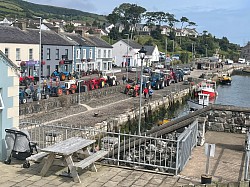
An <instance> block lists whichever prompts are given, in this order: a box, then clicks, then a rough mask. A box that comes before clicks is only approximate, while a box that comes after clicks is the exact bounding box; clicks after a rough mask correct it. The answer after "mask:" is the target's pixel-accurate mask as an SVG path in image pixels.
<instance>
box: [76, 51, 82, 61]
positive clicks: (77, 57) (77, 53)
mask: <svg viewBox="0 0 250 187" xmlns="http://www.w3.org/2000/svg"><path fill="white" fill-rule="evenodd" d="M80 57H81V50H80V49H77V50H76V59H80Z"/></svg>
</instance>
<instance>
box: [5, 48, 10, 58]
mask: <svg viewBox="0 0 250 187" xmlns="http://www.w3.org/2000/svg"><path fill="white" fill-rule="evenodd" d="M9 53H10V50H9V48H5V49H4V54H5V56H6V57H7V58H9Z"/></svg>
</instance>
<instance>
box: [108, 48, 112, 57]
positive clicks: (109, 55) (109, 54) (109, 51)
mask: <svg viewBox="0 0 250 187" xmlns="http://www.w3.org/2000/svg"><path fill="white" fill-rule="evenodd" d="M111 56H112V55H111V50H110V49H109V50H108V58H111Z"/></svg>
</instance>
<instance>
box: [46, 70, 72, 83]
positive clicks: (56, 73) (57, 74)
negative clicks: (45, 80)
mask: <svg viewBox="0 0 250 187" xmlns="http://www.w3.org/2000/svg"><path fill="white" fill-rule="evenodd" d="M51 77H52V78H53V79H55V78H56V77H59V79H60V81H65V80H66V79H68V80H70V79H72V75H71V74H70V72H67V71H64V72H59V71H57V70H55V71H53V73H52V74H51Z"/></svg>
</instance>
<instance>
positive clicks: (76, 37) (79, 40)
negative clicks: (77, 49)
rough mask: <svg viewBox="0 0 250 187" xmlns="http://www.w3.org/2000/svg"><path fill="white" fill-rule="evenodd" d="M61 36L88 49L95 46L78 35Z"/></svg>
mask: <svg viewBox="0 0 250 187" xmlns="http://www.w3.org/2000/svg"><path fill="white" fill-rule="evenodd" d="M63 35H65V36H66V37H68V38H70V39H72V40H74V41H75V42H77V43H78V45H81V46H88V47H91V46H95V45H94V44H93V43H91V41H89V40H86V39H85V38H83V37H82V36H81V35H80V34H76V33H63Z"/></svg>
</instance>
